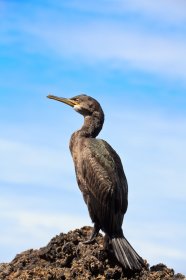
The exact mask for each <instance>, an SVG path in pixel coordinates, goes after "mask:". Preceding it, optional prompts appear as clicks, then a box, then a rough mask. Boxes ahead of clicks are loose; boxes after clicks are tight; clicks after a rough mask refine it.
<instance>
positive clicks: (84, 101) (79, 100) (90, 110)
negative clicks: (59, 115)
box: [47, 94, 103, 117]
mask: <svg viewBox="0 0 186 280" xmlns="http://www.w3.org/2000/svg"><path fill="white" fill-rule="evenodd" d="M47 97H48V98H50V99H54V100H57V101H60V102H63V103H65V104H67V105H69V106H71V107H73V108H74V109H75V110H76V111H77V112H78V113H80V114H82V115H83V116H84V117H86V116H91V115H93V114H95V113H96V112H100V113H102V114H103V111H102V108H101V106H100V104H99V103H98V101H97V100H95V99H94V98H92V97H90V96H87V95H85V94H82V95H77V96H74V97H72V98H63V97H57V96H54V95H48V96H47Z"/></svg>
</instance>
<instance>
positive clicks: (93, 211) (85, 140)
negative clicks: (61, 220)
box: [47, 95, 144, 270]
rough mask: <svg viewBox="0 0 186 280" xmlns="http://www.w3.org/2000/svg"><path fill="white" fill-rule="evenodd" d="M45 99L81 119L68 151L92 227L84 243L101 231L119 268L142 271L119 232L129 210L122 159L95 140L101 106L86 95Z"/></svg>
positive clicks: (137, 256)
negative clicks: (68, 106) (82, 120)
mask: <svg viewBox="0 0 186 280" xmlns="http://www.w3.org/2000/svg"><path fill="white" fill-rule="evenodd" d="M47 97H48V98H50V99H54V100H57V101H60V102H63V103H65V104H68V105H70V106H71V107H73V108H74V109H75V110H76V111H77V112H78V113H80V114H82V115H83V117H84V124H83V126H82V128H81V129H79V130H77V131H76V132H74V133H73V134H72V136H71V139H70V151H71V154H72V157H73V161H74V165H75V172H76V177H77V183H78V185H79V188H80V190H81V192H82V194H83V198H84V200H85V203H86V204H87V207H88V210H89V214H90V217H91V219H92V222H93V223H94V228H93V231H92V234H91V236H90V239H89V240H88V241H86V242H85V243H90V242H91V241H92V240H94V238H95V237H96V236H97V235H98V233H99V230H100V229H101V230H102V231H103V232H104V233H105V238H104V240H105V246H107V247H109V245H108V244H111V246H112V249H113V251H114V254H115V256H116V258H117V259H118V261H119V262H120V263H121V264H122V266H123V267H124V268H125V269H130V270H141V269H142V267H143V266H144V261H143V259H142V258H141V257H140V256H139V255H138V254H137V253H136V251H135V250H134V249H133V248H132V246H131V245H130V244H129V242H128V241H127V239H126V238H125V237H124V234H123V230H122V223H123V217H124V214H125V213H126V210H127V206H128V184H127V179H126V177H125V173H124V170H123V166H122V163H121V159H120V157H119V156H118V154H117V153H116V152H115V150H114V149H113V148H112V147H111V146H110V145H109V144H108V143H107V142H106V141H104V140H101V139H97V138H96V136H97V135H98V134H99V132H100V131H101V129H102V126H103V122H104V113H103V110H102V108H101V106H100V104H99V103H98V101H97V100H95V99H94V98H92V97H90V96H87V95H78V96H75V97H72V98H62V97H57V96H53V95H48V96H47Z"/></svg>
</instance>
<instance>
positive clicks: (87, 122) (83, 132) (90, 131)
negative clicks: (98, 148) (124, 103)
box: [78, 112, 104, 138]
mask: <svg viewBox="0 0 186 280" xmlns="http://www.w3.org/2000/svg"><path fill="white" fill-rule="evenodd" d="M96 113H97V114H96ZM96 113H95V114H92V115H91V116H85V117H84V124H83V126H82V128H81V129H80V130H78V134H79V136H82V137H90V138H95V137H96V136H97V135H98V134H99V132H100V131H101V129H102V126H103V122H104V115H102V114H101V113H99V112H96Z"/></svg>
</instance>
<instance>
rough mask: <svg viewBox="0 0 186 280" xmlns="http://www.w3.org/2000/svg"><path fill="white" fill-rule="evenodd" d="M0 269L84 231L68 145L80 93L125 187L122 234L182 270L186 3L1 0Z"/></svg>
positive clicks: (153, 259) (185, 259) (154, 259)
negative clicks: (93, 103)
mask: <svg viewBox="0 0 186 280" xmlns="http://www.w3.org/2000/svg"><path fill="white" fill-rule="evenodd" d="M0 20H1V26H0V61H1V63H0V71H1V75H0V129H1V134H0V158H1V161H0V170H1V173H0V191H1V197H0V221H1V229H0V262H6V261H10V260H11V259H12V258H13V257H14V256H15V254H16V253H18V252H21V251H22V250H26V249H28V248H39V247H41V246H44V245H45V244H46V243H47V242H48V241H49V240H50V238H51V237H53V236H54V235H56V234H58V233H60V232H67V231H68V230H72V229H75V228H76V227H81V226H84V225H91V222H90V219H89V216H88V212H87V209H86V206H85V205H84V202H83V199H82V197H81V193H80V191H79V189H78V187H77V184H76V180H75V174H74V168H73V163H72V159H71V156H70V153H69V150H68V143H69V138H70V135H71V134H72V132H73V131H74V130H76V129H78V128H79V127H80V126H81V124H82V121H83V120H82V117H81V116H80V115H78V114H77V113H76V112H74V111H73V110H72V109H71V108H69V107H66V106H65V105H63V104H60V103H57V102H54V101H51V100H48V99H47V98H46V95H47V94H48V93H52V94H54V95H58V96H64V97H71V96H74V95H77V94H79V93H86V94H88V95H91V96H93V97H94V98H96V99H98V101H100V103H101V104H102V107H103V109H104V111H105V115H106V120H105V125H104V128H103V130H102V132H101V134H100V137H101V138H104V139H105V140H107V141H108V142H109V143H110V144H111V145H112V146H113V147H114V148H115V149H116V150H117V152H118V153H119V154H120V157H121V158H122V161H123V165H124V169H125V173H126V176H127V178H128V183H129V208H128V212H127V214H126V216H125V221H124V225H123V229H124V232H125V235H126V237H127V238H128V240H129V241H130V242H131V243H132V245H133V246H134V247H135V248H136V250H137V251H138V252H139V253H140V255H142V256H143V257H144V258H146V259H147V260H148V261H149V263H150V264H151V265H153V264H156V263H159V262H163V263H165V264H167V265H168V266H171V267H173V268H174V269H175V271H177V272H182V273H186V269H185V263H186V254H185V251H186V245H185V238H186V224H185V213H186V206H185V205H186V188H185V185H186V173H185V165H186V149H185V142H186V110H185V106H186V95H185V90H186V52H185V50H186V3H185V1H183V0H178V1H173V0H169V1H168V0H162V1H161V2H157V1H144V0H130V1H122V0H102V1H87V2H85V1H80V0H77V1H76V0H74V1H71V0H69V1H59V0H54V1H51V0H48V1H46V0H45V1H44V0H43V1H42V0H39V1H34V0H32V1H29V0H28V1H16V0H14V1H2V0H1V1H0Z"/></svg>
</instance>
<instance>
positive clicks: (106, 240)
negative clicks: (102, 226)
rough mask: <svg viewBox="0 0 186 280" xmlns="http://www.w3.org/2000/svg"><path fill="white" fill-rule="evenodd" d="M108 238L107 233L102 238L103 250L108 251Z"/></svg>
mask: <svg viewBox="0 0 186 280" xmlns="http://www.w3.org/2000/svg"><path fill="white" fill-rule="evenodd" d="M110 245H111V244H110V238H109V236H108V234H105V236H104V239H103V248H104V250H108V251H110Z"/></svg>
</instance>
